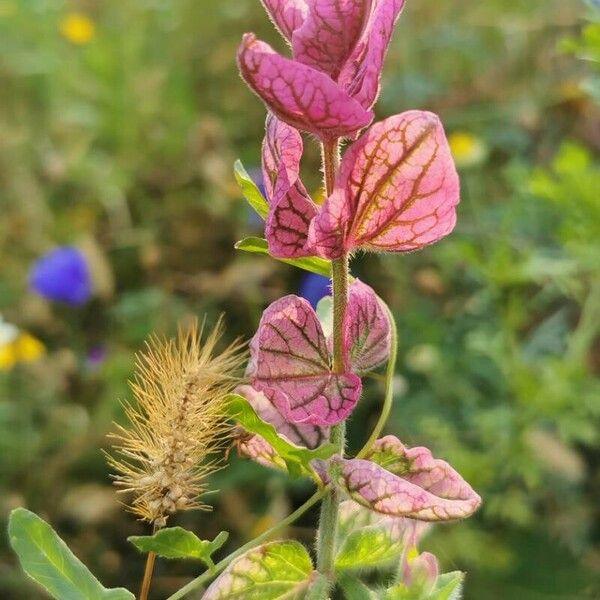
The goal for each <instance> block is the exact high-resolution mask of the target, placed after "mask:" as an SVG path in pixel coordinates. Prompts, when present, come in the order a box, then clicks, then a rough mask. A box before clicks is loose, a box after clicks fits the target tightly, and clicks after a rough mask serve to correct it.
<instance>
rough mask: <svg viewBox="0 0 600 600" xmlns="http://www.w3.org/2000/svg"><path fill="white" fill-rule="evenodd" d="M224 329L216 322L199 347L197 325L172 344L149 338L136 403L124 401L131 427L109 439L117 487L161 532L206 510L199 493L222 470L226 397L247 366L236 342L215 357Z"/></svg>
mask: <svg viewBox="0 0 600 600" xmlns="http://www.w3.org/2000/svg"><path fill="white" fill-rule="evenodd" d="M222 329H223V328H222V322H221V320H219V322H218V323H217V326H216V327H215V328H214V330H213V331H212V332H211V333H210V334H209V335H208V336H207V337H206V339H205V340H204V342H203V341H202V337H203V330H204V325H202V326H201V327H199V326H198V323H197V322H196V323H194V325H193V326H192V327H191V328H190V329H189V330H183V329H180V330H179V335H178V337H177V339H176V340H174V339H171V340H165V339H161V338H158V337H156V336H153V337H152V338H150V340H149V342H147V344H146V349H145V351H144V352H142V353H140V354H139V355H138V356H137V361H136V375H135V378H134V381H133V382H132V383H131V388H132V390H133V395H134V398H135V403H134V404H128V403H126V404H124V409H125V413H126V415H127V418H128V421H129V424H128V425H127V426H126V427H122V426H119V425H117V427H118V432H117V433H116V434H114V435H111V437H112V439H113V440H114V450H115V455H114V456H111V455H109V456H108V462H109V464H110V465H111V467H112V468H114V469H115V471H116V474H115V475H114V479H115V483H116V485H118V486H119V487H120V488H121V490H120V491H121V492H129V493H131V495H132V500H131V503H130V508H131V510H132V512H134V513H135V514H136V515H138V516H139V517H140V518H141V519H143V520H146V521H149V522H151V523H154V524H155V525H157V526H159V527H162V526H164V525H165V524H166V521H167V519H168V517H169V515H171V514H173V513H175V512H177V511H181V510H192V509H202V510H208V509H209V508H210V507H208V506H206V505H205V504H203V503H202V502H201V501H200V500H199V496H200V495H201V494H203V493H204V492H206V491H207V488H206V478H207V476H208V475H210V474H211V473H213V472H214V471H216V470H218V469H220V468H221V467H222V463H221V459H220V458H219V456H218V454H219V451H220V450H222V449H223V448H225V447H226V446H227V445H228V444H229V437H230V433H231V425H230V424H229V423H228V420H227V411H226V408H227V406H226V404H227V395H228V394H229V393H230V392H232V391H233V389H234V388H235V387H236V386H237V385H238V383H239V379H238V377H237V373H238V372H239V370H240V369H241V367H242V365H243V363H244V361H245V352H243V350H242V344H240V343H239V342H235V343H234V344H232V345H231V346H229V347H228V348H227V349H226V350H225V351H224V352H222V353H220V354H216V353H215V347H216V345H217V343H218V341H219V339H220V337H221V334H222Z"/></svg>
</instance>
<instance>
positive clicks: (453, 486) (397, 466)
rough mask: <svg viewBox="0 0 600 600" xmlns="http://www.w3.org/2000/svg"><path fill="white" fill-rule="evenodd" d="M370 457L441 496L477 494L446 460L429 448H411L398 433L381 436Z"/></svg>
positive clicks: (391, 470)
mask: <svg viewBox="0 0 600 600" xmlns="http://www.w3.org/2000/svg"><path fill="white" fill-rule="evenodd" d="M367 458H368V459H369V460H371V461H372V462H375V463H377V464H379V465H380V466H382V467H384V468H385V469H386V470H387V471H390V472H391V473H393V474H395V475H399V476H401V477H403V478H404V479H406V480H407V481H410V482H411V483H414V484H415V485H418V486H419V487H421V488H423V489H424V490H427V491H428V492H431V493H432V494H435V495H436V496H440V497H441V498H465V499H468V498H472V497H473V494H474V492H473V489H472V488H471V486H470V485H469V484H468V483H467V482H466V481H465V480H464V479H463V478H462V477H461V476H460V475H459V474H458V473H457V472H456V471H455V470H454V469H453V468H452V467H451V466H450V465H449V464H448V463H447V462H446V461H444V460H440V459H437V458H434V457H433V456H432V454H431V451H430V450H429V449H428V448H425V447H422V446H421V447H417V448H407V447H406V446H405V445H404V444H403V443H402V442H401V441H400V440H399V439H398V438H397V437H396V436H393V435H387V436H385V437H383V438H381V439H379V440H377V441H376V442H375V444H373V447H372V448H371V451H370V452H369V454H368V455H367ZM477 498H478V499H479V501H480V500H481V499H480V498H479V497H478V496H477Z"/></svg>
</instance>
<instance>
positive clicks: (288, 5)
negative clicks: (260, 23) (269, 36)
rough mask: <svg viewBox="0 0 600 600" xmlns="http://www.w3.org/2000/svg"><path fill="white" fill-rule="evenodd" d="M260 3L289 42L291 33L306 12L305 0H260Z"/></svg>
mask: <svg viewBox="0 0 600 600" xmlns="http://www.w3.org/2000/svg"><path fill="white" fill-rule="evenodd" d="M262 3H263V5H264V7H265V10H266V11H267V12H268V13H269V16H270V17H271V20H272V21H273V24H274V25H275V27H277V29H278V30H279V31H280V33H281V35H283V37H284V38H285V39H287V40H288V41H290V42H291V40H292V34H293V33H294V31H295V30H296V29H298V27H300V26H301V25H302V23H303V22H304V20H305V19H306V15H307V14H308V4H307V0H262Z"/></svg>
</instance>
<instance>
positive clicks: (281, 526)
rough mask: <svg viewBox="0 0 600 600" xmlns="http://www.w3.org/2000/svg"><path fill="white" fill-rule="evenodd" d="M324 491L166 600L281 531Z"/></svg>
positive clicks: (176, 599)
mask: <svg viewBox="0 0 600 600" xmlns="http://www.w3.org/2000/svg"><path fill="white" fill-rule="evenodd" d="M325 493H326V489H325V490H319V491H318V492H315V493H314V494H313V495H312V496H311V497H310V498H309V499H308V500H307V501H306V502H305V503H304V504H303V505H302V506H300V507H299V508H297V509H296V510H295V511H294V512H293V513H292V514H290V515H288V516H287V517H286V518H285V519H283V520H282V521H280V522H279V523H277V525H274V526H273V527H271V529H269V530H268V531H265V532H264V533H261V534H260V535H259V536H258V537H256V538H254V539H253V540H251V541H249V542H248V543H247V544H244V545H243V546H241V547H240V548H238V549H237V550H236V551H235V552H232V553H231V554H230V555H229V556H226V557H225V558H224V559H223V560H221V561H219V562H218V563H217V564H216V565H215V566H214V567H213V568H212V569H210V570H208V571H206V572H205V573H203V574H202V575H200V576H199V577H196V579H194V580H193V581H190V583H188V584H187V585H186V586H184V587H182V588H181V589H180V590H179V591H177V592H175V593H174V594H173V595H172V596H169V597H168V598H167V600H179V599H180V598H184V597H185V596H187V594H189V593H190V592H193V591H194V590H196V589H198V588H199V587H200V586H202V585H203V584H205V583H206V582H207V581H209V580H210V579H212V578H213V577H214V576H215V575H218V574H219V573H220V572H221V571H223V570H224V569H225V568H227V567H228V566H229V565H230V564H231V563H232V562H233V561H234V560H235V559H236V558H239V557H240V556H242V554H245V553H246V552H248V550H252V548H254V547H256V546H259V545H260V544H262V543H263V542H265V541H267V540H268V539H269V538H270V537H271V536H272V535H273V534H275V533H277V532H279V531H281V530H282V529H284V528H285V527H287V526H288V525H291V524H292V523H293V522H294V521H296V520H297V519H299V518H300V517H301V516H302V515H303V514H304V513H305V512H306V511H307V510H308V509H309V508H312V507H313V506H314V505H315V504H316V503H317V502H318V501H319V500H321V498H323V496H324V495H325Z"/></svg>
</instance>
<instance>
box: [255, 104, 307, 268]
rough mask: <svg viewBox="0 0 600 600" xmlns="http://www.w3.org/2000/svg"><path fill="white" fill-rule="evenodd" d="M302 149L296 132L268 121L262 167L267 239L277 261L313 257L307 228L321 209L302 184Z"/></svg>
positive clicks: (300, 140)
mask: <svg viewBox="0 0 600 600" xmlns="http://www.w3.org/2000/svg"><path fill="white" fill-rule="evenodd" d="M303 149H304V144H303V142H302V136H301V135H300V133H299V132H298V130H297V129H294V128H293V127H290V126H289V125H287V124H286V123H284V122H283V121H280V120H279V119H278V118H277V117H275V116H273V115H269V116H268V117H267V123H266V133H265V139H264V141H263V148H262V164H263V177H264V181H265V188H266V191H267V196H268V200H269V208H270V210H269V215H268V218H267V225H266V229H265V235H266V238H267V241H268V242H269V252H270V254H271V255H272V256H275V257H277V258H300V257H303V256H311V255H313V254H314V251H313V250H312V249H311V248H310V247H309V246H308V244H307V241H308V228H309V225H310V221H311V220H312V219H313V217H315V216H316V214H317V212H318V208H317V205H316V204H315V203H314V202H313V201H312V200H311V198H310V196H309V195H308V193H307V191H306V188H305V187H304V185H303V183H302V181H301V180H300V159H301V158H302V152H303Z"/></svg>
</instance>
